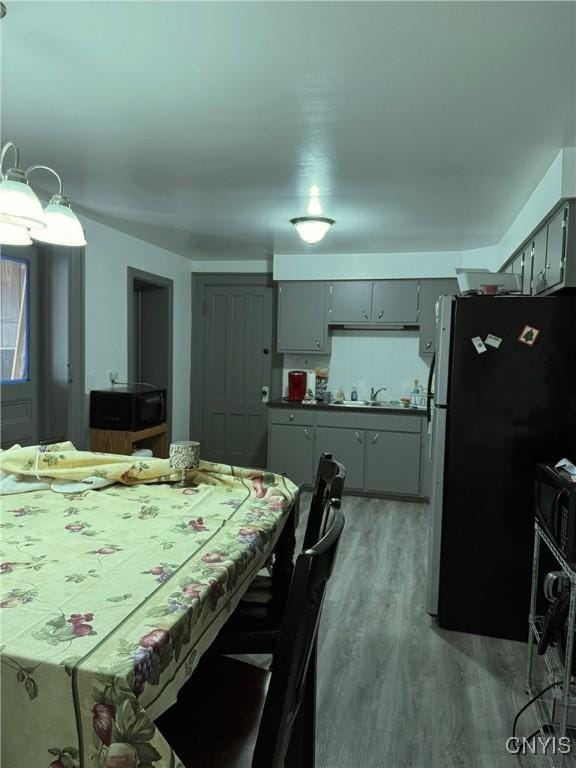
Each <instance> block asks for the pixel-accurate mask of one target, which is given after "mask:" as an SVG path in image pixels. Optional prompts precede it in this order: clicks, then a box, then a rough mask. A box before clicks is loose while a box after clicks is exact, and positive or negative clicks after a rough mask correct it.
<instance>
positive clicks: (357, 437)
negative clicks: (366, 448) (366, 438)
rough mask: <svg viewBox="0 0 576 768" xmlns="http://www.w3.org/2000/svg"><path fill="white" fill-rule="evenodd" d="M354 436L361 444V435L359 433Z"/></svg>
mask: <svg viewBox="0 0 576 768" xmlns="http://www.w3.org/2000/svg"><path fill="white" fill-rule="evenodd" d="M354 434H355V435H356V440H358V442H359V443H361V442H362V438H361V437H360V434H359V433H358V432H354Z"/></svg>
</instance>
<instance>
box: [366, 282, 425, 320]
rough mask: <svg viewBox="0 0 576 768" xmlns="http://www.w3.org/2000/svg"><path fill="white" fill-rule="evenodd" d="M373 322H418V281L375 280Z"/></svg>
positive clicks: (373, 288)
mask: <svg viewBox="0 0 576 768" xmlns="http://www.w3.org/2000/svg"><path fill="white" fill-rule="evenodd" d="M372 322H374V323H413V324H416V323H417V322H418V280H375V281H374V283H373V286H372Z"/></svg>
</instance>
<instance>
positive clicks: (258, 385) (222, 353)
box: [192, 285, 273, 467]
mask: <svg viewBox="0 0 576 768" xmlns="http://www.w3.org/2000/svg"><path fill="white" fill-rule="evenodd" d="M204 307H205V313H206V314H205V317H204V380H203V390H204V415H203V419H204V423H203V429H202V435H203V438H202V440H203V445H202V456H203V458H205V459H208V460H209V461H218V462H222V463H225V464H235V465H238V466H244V467H265V466H266V448H267V446H266V436H267V413H266V405H265V403H263V402H262V387H263V386H270V377H271V354H270V351H271V346H272V337H273V326H272V288H269V287H265V286H262V287H260V286H233V285H221V286H206V288H205V292H204ZM201 364H202V363H201V361H199V360H194V350H193V351H192V365H193V366H194V365H201Z"/></svg>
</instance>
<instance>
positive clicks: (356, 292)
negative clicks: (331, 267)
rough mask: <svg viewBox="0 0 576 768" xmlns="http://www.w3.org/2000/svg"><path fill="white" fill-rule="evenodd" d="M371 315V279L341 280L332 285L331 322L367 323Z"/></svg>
mask: <svg viewBox="0 0 576 768" xmlns="http://www.w3.org/2000/svg"><path fill="white" fill-rule="evenodd" d="M371 317H372V281H371V280H340V281H338V282H335V283H332V284H331V285H330V314H329V322H331V323H365V322H367V321H368V322H369V321H370V319H371Z"/></svg>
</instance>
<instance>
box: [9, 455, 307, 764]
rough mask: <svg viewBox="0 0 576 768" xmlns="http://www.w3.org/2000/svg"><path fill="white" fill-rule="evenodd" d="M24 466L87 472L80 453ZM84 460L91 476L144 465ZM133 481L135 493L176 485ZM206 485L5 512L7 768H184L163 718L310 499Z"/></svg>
mask: <svg viewBox="0 0 576 768" xmlns="http://www.w3.org/2000/svg"><path fill="white" fill-rule="evenodd" d="M18 451H21V454H20V457H18V455H16V454H17V451H8V452H4V453H3V454H2V456H0V469H2V470H4V471H11V472H18V471H23V472H26V471H28V470H29V469H30V466H29V464H30V461H31V460H32V462H33V468H34V474H36V475H38V476H39V477H49V476H50V474H49V473H50V471H51V470H52V471H53V470H54V469H58V466H59V465H60V469H61V470H65V468H66V466H67V465H69V466H72V465H73V464H74V456H73V452H74V451H73V446H70V445H69V444H67V445H66V446H65V447H64V448H63V449H62V450H60V451H59V448H58V446H50V449H49V450H48V451H46V449H43V450H41V452H42V454H44V455H43V456H41V457H40V458H39V457H38V455H37V454H38V452H39V451H38V449H37V448H27V449H18ZM76 453H77V454H82V456H79V459H80V461H79V462H78V463H80V464H82V462H85V470H84V471H85V473H86V475H85V476H94V467H95V466H99V467H101V466H102V465H103V463H104V465H106V466H110V465H111V466H113V467H115V468H116V469H115V470H114V471H120V474H122V473H125V472H126V471H127V470H126V468H125V466H123V465H125V464H126V463H128V464H132V461H133V460H130V459H127V457H116V461H111V462H110V461H109V457H108V456H107V455H102V454H92V458H91V459H90V457H87V456H86V452H76ZM46 455H47V456H48V460H47V463H46V462H45V461H44V459H45V456H46ZM7 457H9V459H10V460H9V462H7V461H6V459H7ZM157 461H158V462H160V460H157ZM138 465H140V469H138ZM25 467H28V470H26V469H24V468H25ZM118 467H122V469H121V470H118ZM133 467H134V469H133V470H131V471H130V472H129V474H128V476H126V475H124V478H123V482H125V483H134V482H137V480H138V475H145V476H146V477H144V478H142V479H147V480H151V479H153V476H154V473H156V476H161V475H163V474H165V473H167V472H169V469H167V465H166V464H165V463H161V464H157V465H156V462H155V461H154V460H151V461H150V462H149V463H148V465H147V464H146V462H142V461H140V460H139V461H138V462H137V463H134V464H133ZM151 467H152V469H151ZM154 467H155V469H154ZM104 474H106V471H104ZM81 475H82V473H77V472H73V473H72V476H73V478H74V480H79V479H81ZM96 475H98V471H97V472H96ZM59 477H66V472H65V471H64V474H63V475H62V474H60V475H59ZM193 481H194V485H193V487H189V488H184V489H182V488H176V487H175V486H173V485H169V484H152V485H149V484H146V485H144V484H132V485H130V484H126V485H119V484H116V485H112V486H110V487H108V488H103V489H101V490H98V491H93V490H88V491H75V492H70V493H65V492H60V493H55V492H54V491H52V490H40V491H36V490H32V491H29V492H27V493H16V494H12V495H10V496H5V497H3V498H2V503H1V518H0V520H1V522H0V536H1V541H0V621H1V624H0V628H1V640H0V648H1V717H2V746H1V754H0V763H1V765H2V767H3V768H49V767H50V768H172V767H174V768H177V767H178V766H180V761H179V760H178V757H177V756H176V755H175V754H174V753H173V752H172V750H171V749H170V746H169V745H168V744H167V742H166V741H165V739H164V738H163V736H162V734H161V733H160V732H159V731H158V729H157V728H156V727H155V725H154V718H155V717H157V716H158V715H159V714H160V713H161V712H162V711H164V709H166V708H167V707H168V706H170V705H171V704H172V703H173V702H174V701H175V699H176V694H177V691H178V689H179V688H180V687H181V685H182V684H183V683H184V682H185V680H186V679H187V678H188V677H189V675H190V674H191V672H192V670H193V668H194V666H195V664H196V662H197V660H198V658H199V657H200V656H201V655H202V653H203V652H204V650H205V649H206V648H207V647H208V645H209V644H210V642H211V641H212V640H213V639H214V637H215V635H216V633H217V632H218V630H219V629H220V627H221V626H222V624H223V623H224V621H225V620H226V618H227V616H228V614H229V612H230V611H231V610H232V608H233V607H234V606H235V605H236V603H237V602H238V600H239V599H240V597H241V595H242V593H243V592H244V590H245V589H246V587H247V586H248V584H249V582H250V580H251V579H252V577H253V576H254V574H255V573H257V571H258V570H259V569H260V568H261V566H262V564H263V563H264V561H265V560H266V558H267V557H268V555H269V554H270V552H271V550H272V548H273V546H274V544H275V542H276V540H277V538H278V536H279V534H280V532H281V529H282V527H283V523H284V521H285V519H286V516H287V510H288V509H289V507H290V505H291V503H292V501H293V499H294V496H295V493H296V486H295V485H294V484H293V483H291V482H290V481H289V480H287V479H286V478H284V477H281V476H279V475H273V474H270V473H263V472H262V471H261V470H248V469H240V468H235V467H228V466H224V465H215V464H209V463H206V462H202V463H201V467H200V469H199V470H198V471H197V472H195V473H194V475H193ZM199 768H203V767H202V766H199Z"/></svg>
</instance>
